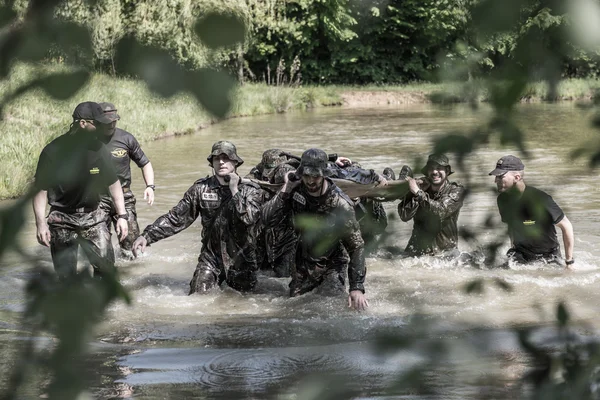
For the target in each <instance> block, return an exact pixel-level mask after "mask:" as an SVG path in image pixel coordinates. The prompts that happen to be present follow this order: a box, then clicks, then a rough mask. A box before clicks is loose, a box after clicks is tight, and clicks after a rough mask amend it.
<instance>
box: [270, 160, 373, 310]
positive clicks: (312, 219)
mask: <svg viewBox="0 0 600 400" xmlns="http://www.w3.org/2000/svg"><path fill="white" fill-rule="evenodd" d="M327 175H329V170H328V168H327V154H326V153H325V152H324V151H323V150H320V149H309V150H306V151H305V152H304V153H303V154H302V157H301V159H300V165H299V167H298V170H297V171H296V172H295V174H288V175H286V177H285V183H284V185H283V187H282V188H281V190H280V191H279V192H278V193H277V195H276V196H274V197H273V198H272V199H271V200H270V201H269V202H267V203H266V204H265V205H264V206H263V221H264V223H265V225H266V226H267V227H271V226H273V225H275V224H280V223H282V221H285V222H286V223H288V224H293V226H294V227H295V229H296V232H297V235H298V245H297V248H296V262H295V267H294V269H293V271H292V281H291V283H290V296H291V297H294V296H298V295H301V294H304V293H307V292H310V291H312V290H313V289H315V288H317V287H319V286H321V285H322V284H323V283H324V282H325V281H327V282H328V283H331V284H332V285H333V286H334V288H335V289H336V290H339V291H341V290H345V287H344V286H345V274H346V269H347V270H348V278H349V285H350V293H349V296H348V305H349V306H351V307H353V308H354V309H356V310H364V309H365V308H366V307H368V302H367V299H366V297H365V295H364V291H365V289H364V280H365V275H366V266H365V254H364V242H363V239H362V237H361V234H360V228H359V225H358V222H357V221H356V218H355V216H354V209H353V205H352V201H351V200H350V199H349V198H348V197H347V196H346V195H345V194H344V193H343V192H342V191H341V190H340V189H339V188H338V187H337V186H336V185H335V183H333V181H332V180H331V179H329V178H328V177H327ZM291 178H293V179H291ZM346 252H347V254H348V255H349V256H350V260H349V263H348V257H347V256H346Z"/></svg>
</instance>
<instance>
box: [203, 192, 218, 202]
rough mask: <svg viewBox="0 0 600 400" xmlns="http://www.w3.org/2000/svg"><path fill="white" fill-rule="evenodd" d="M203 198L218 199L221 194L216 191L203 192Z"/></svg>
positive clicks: (208, 199)
mask: <svg viewBox="0 0 600 400" xmlns="http://www.w3.org/2000/svg"><path fill="white" fill-rule="evenodd" d="M202 200H207V201H218V200H219V195H218V194H216V193H202Z"/></svg>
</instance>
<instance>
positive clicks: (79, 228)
mask: <svg viewBox="0 0 600 400" xmlns="http://www.w3.org/2000/svg"><path fill="white" fill-rule="evenodd" d="M107 218H108V217H107V215H106V213H105V212H104V211H103V210H101V209H99V208H98V209H96V210H94V211H91V212H75V213H70V212H69V213H67V212H64V211H59V210H56V209H51V210H50V214H48V219H47V221H48V227H49V228H50V235H51V240H50V251H51V253H52V263H53V264H54V270H55V271H56V273H57V274H58V276H59V277H60V278H66V277H68V276H70V275H74V274H76V273H77V253H78V250H79V248H80V247H81V249H82V250H83V252H84V253H85V255H86V257H87V259H88V260H89V262H90V264H92V267H93V269H94V276H102V271H103V270H106V269H107V268H114V263H115V255H114V252H113V248H112V244H111V242H110V233H109V232H108V229H107V227H106V219H107Z"/></svg>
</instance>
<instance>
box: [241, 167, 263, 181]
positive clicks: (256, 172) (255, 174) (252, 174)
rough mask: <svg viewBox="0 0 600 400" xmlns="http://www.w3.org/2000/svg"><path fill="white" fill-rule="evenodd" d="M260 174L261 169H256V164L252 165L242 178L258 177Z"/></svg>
mask: <svg viewBox="0 0 600 400" xmlns="http://www.w3.org/2000/svg"><path fill="white" fill-rule="evenodd" d="M260 175H261V171H260V170H259V169H258V166H256V167H253V168H252V169H251V170H250V172H248V174H247V175H246V176H245V177H244V178H248V179H260Z"/></svg>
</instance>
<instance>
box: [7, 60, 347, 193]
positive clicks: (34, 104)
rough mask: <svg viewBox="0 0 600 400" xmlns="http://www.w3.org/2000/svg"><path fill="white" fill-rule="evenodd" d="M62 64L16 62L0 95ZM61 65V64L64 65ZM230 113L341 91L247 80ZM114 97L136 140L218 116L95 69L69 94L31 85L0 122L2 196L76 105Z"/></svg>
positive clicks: (295, 105) (304, 104)
mask: <svg viewBox="0 0 600 400" xmlns="http://www.w3.org/2000/svg"><path fill="white" fill-rule="evenodd" d="M59 70H61V68H60V67H57V66H50V67H40V68H35V69H34V68H31V67H25V66H19V67H17V68H15V69H14V71H13V73H12V74H11V76H10V77H9V79H8V80H7V84H4V85H2V86H0V96H2V97H3V98H4V97H6V96H7V95H8V94H9V93H11V92H12V91H13V90H15V89H16V88H17V87H20V86H21V85H22V84H24V83H26V82H29V81H30V80H31V79H32V77H34V76H35V74H39V73H43V74H46V73H48V72H53V71H59ZM62 70H64V68H62ZM231 97H232V107H231V111H230V112H229V114H228V118H235V117H245V116H253V115H261V114H271V113H278V112H286V111H289V110H302V109H307V108H313V107H323V106H334V105H341V104H342V99H341V97H340V95H339V93H338V92H337V91H335V90H333V89H331V88H327V87H301V88H289V87H273V86H264V85H257V84H247V85H244V86H242V87H239V88H237V89H236V90H235V92H234V93H232V96H231ZM87 100H92V101H97V102H102V101H108V102H112V103H114V104H115V105H116V106H117V108H118V110H119V114H120V115H121V117H122V119H121V121H119V125H118V126H119V127H120V128H122V129H125V130H127V131H130V132H131V133H133V134H134V135H135V136H136V138H137V139H138V140H139V141H140V142H142V143H143V142H147V141H150V140H155V139H159V138H162V137H167V136H176V135H184V134H189V133H193V132H195V131H197V130H199V129H202V128H204V127H206V126H208V125H210V124H213V123H214V122H216V120H215V119H214V118H213V117H212V116H211V115H210V114H209V113H207V112H206V111H205V110H204V109H203V108H202V107H201V106H200V105H199V104H198V102H197V101H196V99H195V98H193V97H192V96H190V95H187V94H179V95H177V96H174V97H172V98H169V99H163V98H160V97H157V96H155V95H153V94H152V93H151V92H150V91H149V90H148V89H147V87H146V85H145V84H144V83H142V82H139V81H135V80H133V79H127V78H115V77H112V76H108V75H104V74H94V75H93V76H92V78H91V79H90V81H89V82H88V83H87V84H86V85H85V86H84V87H83V88H82V89H81V90H79V91H78V92H77V93H76V95H75V96H73V97H72V98H70V99H69V100H65V101H59V100H55V99H52V98H51V97H49V96H47V95H46V94H45V93H43V92H42V91H41V90H35V91H30V92H28V93H27V94H26V95H24V96H22V97H19V98H18V99H16V100H15V101H13V102H11V103H9V104H8V105H7V106H6V107H5V108H4V110H3V117H4V120H3V121H2V122H1V123H0V137H2V140H1V141H0V163H1V165H2V168H1V169H0V200H1V199H8V198H15V197H18V196H20V195H21V194H23V193H24V192H25V191H26V189H27V187H28V185H29V184H30V183H31V180H32V177H33V174H34V173H35V168H36V165H37V160H38V157H39V154H40V151H41V150H42V149H43V147H44V146H45V145H46V144H47V143H49V142H50V141H51V140H52V139H54V138H55V137H57V136H59V135H61V134H63V133H65V132H66V131H68V129H69V125H70V124H71V122H72V118H71V114H72V113H73V109H74V108H75V106H76V105H77V104H78V103H80V102H83V101H87Z"/></svg>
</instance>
